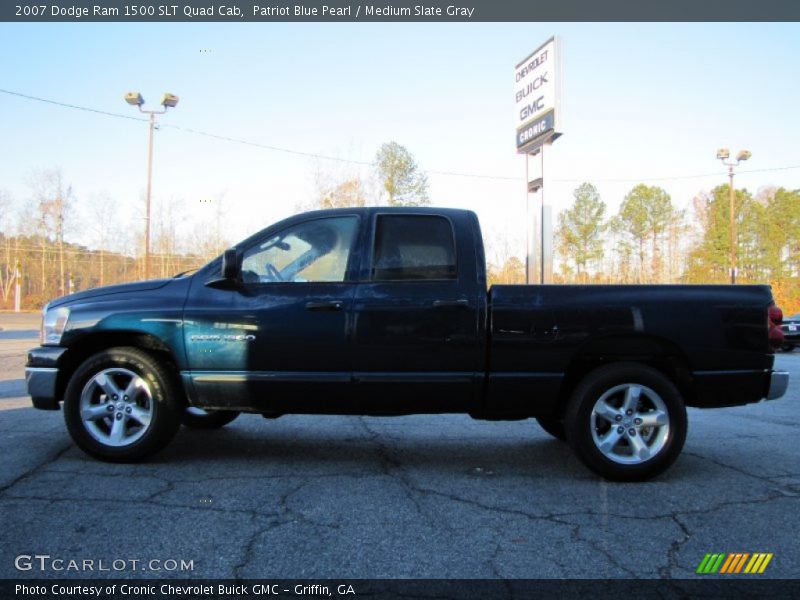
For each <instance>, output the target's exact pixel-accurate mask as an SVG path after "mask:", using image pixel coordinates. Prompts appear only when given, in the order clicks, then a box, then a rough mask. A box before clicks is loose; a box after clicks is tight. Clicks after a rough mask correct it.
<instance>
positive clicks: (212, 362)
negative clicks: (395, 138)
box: [185, 215, 359, 413]
mask: <svg viewBox="0 0 800 600" xmlns="http://www.w3.org/2000/svg"><path fill="white" fill-rule="evenodd" d="M358 224H359V217H358V216H356V215H352V216H349V215H348V216H336V217H326V218H316V219H312V220H308V221H303V222H301V223H299V224H296V225H292V226H289V227H288V228H286V229H284V230H282V231H279V232H277V233H275V234H271V235H269V236H268V238H267V239H262V240H259V241H257V242H256V243H254V244H252V245H250V246H249V247H247V248H244V249H243V258H242V283H241V285H240V286H239V287H238V288H237V289H233V290H222V289H215V288H212V287H208V286H202V285H200V286H198V288H196V289H193V290H192V293H191V294H190V298H189V302H188V304H187V307H186V311H185V324H186V325H185V336H186V348H187V358H188V362H189V365H190V368H191V375H190V379H191V385H192V386H193V387H194V391H195V395H196V396H197V398H198V402H197V403H198V405H200V406H206V407H215V408H256V409H257V410H263V411H264V412H278V413H280V412H293V413H298V412H338V411H339V410H341V409H342V406H341V403H342V402H347V401H348V399H349V397H350V392H351V391H352V390H351V365H350V355H349V353H348V326H349V325H348V323H349V318H350V310H351V306H352V300H353V295H354V293H355V283H353V273H354V270H355V269H356V268H357V266H356V265H352V264H351V262H352V261H351V257H352V254H353V246H354V243H355V240H356V237H357V232H358Z"/></svg>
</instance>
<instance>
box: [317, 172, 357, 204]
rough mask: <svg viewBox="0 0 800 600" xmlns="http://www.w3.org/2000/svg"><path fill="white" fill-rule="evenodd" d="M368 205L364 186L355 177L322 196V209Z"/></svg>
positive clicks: (320, 202)
mask: <svg viewBox="0 0 800 600" xmlns="http://www.w3.org/2000/svg"><path fill="white" fill-rule="evenodd" d="M366 203H367V200H366V196H365V194H364V186H363V184H362V183H361V179H360V178H358V177H355V178H353V179H348V180H346V181H343V182H342V183H340V184H339V185H337V186H336V187H334V188H333V189H328V190H326V191H324V192H323V193H322V194H321V197H320V201H319V207H320V208H347V207H350V206H365V205H366Z"/></svg>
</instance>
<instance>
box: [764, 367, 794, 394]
mask: <svg viewBox="0 0 800 600" xmlns="http://www.w3.org/2000/svg"><path fill="white" fill-rule="evenodd" d="M788 387H789V373H788V372H787V371H773V372H772V375H771V376H770V380H769V391H768V392H767V400H776V399H777V398H780V397H781V396H783V395H784V394H785V393H786V388H788Z"/></svg>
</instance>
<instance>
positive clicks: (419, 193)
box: [375, 142, 430, 206]
mask: <svg viewBox="0 0 800 600" xmlns="http://www.w3.org/2000/svg"><path fill="white" fill-rule="evenodd" d="M375 165H376V167H377V172H378V178H379V179H380V181H381V183H382V184H383V189H384V190H386V193H387V194H388V196H389V198H388V201H389V206H423V205H426V204H430V200H429V199H428V176H427V175H426V174H425V173H424V172H423V171H421V170H420V168H419V166H418V165H417V162H416V160H414V157H413V155H412V154H411V153H410V152H409V151H408V150H406V148H405V147H403V146H401V145H400V144H398V143H397V142H388V143H386V144H383V145H382V146H381V147H380V149H379V150H378V154H377V155H376V157H375Z"/></svg>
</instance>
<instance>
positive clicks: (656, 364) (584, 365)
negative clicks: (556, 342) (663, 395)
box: [558, 334, 695, 417]
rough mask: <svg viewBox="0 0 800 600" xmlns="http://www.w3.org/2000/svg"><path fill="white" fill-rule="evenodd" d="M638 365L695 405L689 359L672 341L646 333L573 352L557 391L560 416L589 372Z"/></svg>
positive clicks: (606, 339)
mask: <svg viewBox="0 0 800 600" xmlns="http://www.w3.org/2000/svg"><path fill="white" fill-rule="evenodd" d="M621 362H626V363H638V364H642V365H647V366H649V367H652V368H654V369H656V370H657V371H659V372H661V373H662V374H663V375H665V376H666V377H667V378H668V379H669V380H670V381H672V382H673V383H674V384H675V386H676V387H677V388H678V391H679V392H680V393H681V396H683V398H684V403H685V404H686V405H691V404H693V403H694V397H695V393H694V386H693V384H692V375H691V373H692V371H691V366H690V363H689V360H688V358H687V357H686V355H685V354H684V352H683V351H682V350H681V349H680V348H679V347H678V346H677V345H676V344H675V343H673V342H671V341H669V340H666V339H664V338H660V337H657V336H652V335H647V334H626V335H617V336H607V337H602V338H595V339H593V340H590V341H588V342H587V343H586V344H584V346H582V347H581V348H580V350H579V351H578V352H576V354H575V356H574V357H573V359H572V360H571V361H570V363H569V364H568V365H567V368H566V369H565V371H564V382H563V384H562V386H561V389H560V391H559V402H558V407H559V416H560V417H563V415H564V411H565V410H566V407H567V404H568V402H569V399H570V397H571V396H572V393H573V392H574V391H575V388H576V387H577V386H578V385H579V384H580V382H581V380H582V379H583V378H584V377H585V376H586V375H587V374H588V373H590V372H591V371H594V370H595V369H597V368H600V367H602V366H605V365H609V364H612V363H621Z"/></svg>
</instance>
